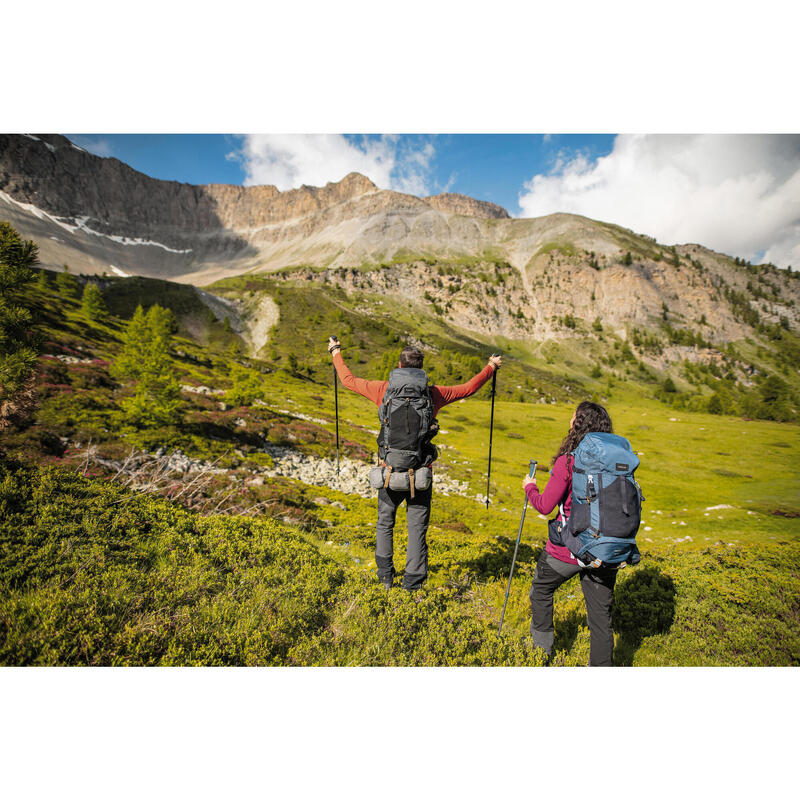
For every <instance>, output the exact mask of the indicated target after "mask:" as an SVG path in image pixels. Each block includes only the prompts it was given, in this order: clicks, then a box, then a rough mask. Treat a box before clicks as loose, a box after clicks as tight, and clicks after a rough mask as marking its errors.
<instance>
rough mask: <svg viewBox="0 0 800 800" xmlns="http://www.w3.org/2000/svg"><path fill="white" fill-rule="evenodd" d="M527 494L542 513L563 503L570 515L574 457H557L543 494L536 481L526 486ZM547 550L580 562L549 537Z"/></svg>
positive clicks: (555, 556) (558, 556) (556, 555)
mask: <svg viewBox="0 0 800 800" xmlns="http://www.w3.org/2000/svg"><path fill="white" fill-rule="evenodd" d="M525 494H526V495H527V496H528V502H529V503H530V504H531V505H532V506H533V507H534V508H535V509H536V510H537V511H538V512H539V513H540V514H544V515H545V516H546V515H547V514H549V513H550V512H551V511H552V510H553V509H554V508H556V506H558V505H560V504H561V503H563V504H564V515H565V516H566V517H569V511H570V507H571V505H572V457H571V456H559V457H558V458H557V459H556V463H555V464H553V471H552V472H551V473H550V480H548V481H547V486H546V487H545V490H544V492H542V494H539V489H538V488H537V486H536V484H535V483H531V484H528V486H527V487H525ZM545 550H546V551H547V552H548V553H550V555H551V556H553V557H554V558H557V559H558V560H559V561H565V562H566V563H567V564H577V563H578V559H576V558H575V556H574V555H572V553H570V551H569V550H568V549H567V548H566V547H562V546H560V545H557V544H553V543H552V542H551V541H550V539H549V538H548V540H547V546H546V547H545Z"/></svg>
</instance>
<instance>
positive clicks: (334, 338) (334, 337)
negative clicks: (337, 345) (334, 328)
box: [330, 334, 339, 342]
mask: <svg viewBox="0 0 800 800" xmlns="http://www.w3.org/2000/svg"><path fill="white" fill-rule="evenodd" d="M330 338H331V339H333V341H334V342H338V341H339V337H338V336H334V335H333V334H331V337H330Z"/></svg>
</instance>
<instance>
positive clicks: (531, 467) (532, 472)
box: [528, 458, 538, 478]
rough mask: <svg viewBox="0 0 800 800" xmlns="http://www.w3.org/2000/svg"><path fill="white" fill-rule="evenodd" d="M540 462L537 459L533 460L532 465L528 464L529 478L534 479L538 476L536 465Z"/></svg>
mask: <svg viewBox="0 0 800 800" xmlns="http://www.w3.org/2000/svg"><path fill="white" fill-rule="evenodd" d="M537 464H538V462H537V461H536V459H533V458H532V459H531V461H530V464H528V477H530V478H533V477H534V476H535V475H536V465H537Z"/></svg>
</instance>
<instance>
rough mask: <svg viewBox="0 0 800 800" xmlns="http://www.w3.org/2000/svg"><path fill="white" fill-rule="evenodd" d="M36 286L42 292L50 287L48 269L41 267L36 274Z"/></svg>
mask: <svg viewBox="0 0 800 800" xmlns="http://www.w3.org/2000/svg"><path fill="white" fill-rule="evenodd" d="M36 288H37V289H38V290H39V291H40V292H46V291H47V290H48V289H49V288H50V273H49V272H48V271H47V270H46V269H40V270H39V274H38V275H37V276H36Z"/></svg>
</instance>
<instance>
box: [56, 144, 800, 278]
mask: <svg viewBox="0 0 800 800" xmlns="http://www.w3.org/2000/svg"><path fill="white" fill-rule="evenodd" d="M68 135H69V134H68ZM69 138H70V139H72V140H73V141H74V142H75V143H76V144H79V145H81V146H83V147H85V148H86V149H87V150H89V151H90V152H93V153H96V154H97V155H102V156H114V157H116V158H118V159H120V160H121V161H124V162H126V163H127V164H129V165H130V166H132V167H133V168H134V169H137V170H139V171H141V172H144V173H146V174H147V175H150V176H152V177H154V178H162V179H166V180H176V181H183V182H187V183H195V184H202V183H233V184H244V185H255V184H274V185H275V186H277V187H278V188H279V189H281V190H287V189H291V188H295V187H298V186H302V185H303V184H307V185H310V186H323V185H324V184H325V183H327V182H329V181H339V180H341V179H342V178H343V177H344V176H345V175H347V173H349V172H361V173H362V174H364V175H366V176H367V177H369V178H370V179H371V180H372V181H373V182H374V183H375V184H377V185H378V186H379V187H380V188H382V189H394V190H396V191H401V192H408V193H410V194H415V195H418V196H425V195H428V194H438V193H439V192H445V191H449V192H460V193H462V194H466V195H470V196H472V197H476V198H478V199H480V200H488V201H491V202H493V203H497V204H499V205H501V206H503V207H504V208H506V209H507V210H508V212H509V213H510V214H511V215H512V216H522V217H538V216H543V215H545V214H551V213H555V212H559V211H563V212H569V213H574V214H582V215H584V216H587V217H590V218H592V219H598V220H603V221H605V222H613V223H616V224H618V225H622V226H624V227H627V228H631V229H633V230H634V231H636V232H637V233H643V234H647V235H648V236H654V237H656V238H657V239H658V240H659V241H660V242H662V243H664V244H668V245H669V244H683V243H688V242H693V243H697V244H702V245H704V246H706V247H709V248H712V249H714V250H718V251H721V252H723V253H727V254H728V255H731V256H734V255H736V256H740V257H742V258H745V259H748V260H751V261H753V262H754V263H758V262H760V261H762V260H763V261H769V262H772V263H774V264H777V265H778V266H783V267H785V266H788V265H792V266H793V267H794V268H800V223H799V222H798V220H800V136H797V135H768V134H753V135H750V134H732V135H726V134H686V135H673V134H670V135H658V134H635V135H633V134H620V135H609V134H597V135H593V134H557V135H542V134H510V135H506V134H416V135H406V134H404V135H399V136H393V135H386V134H383V135H377V134H375V135H361V134H359V135H343V134H294V135H292V134H251V135H245V136H237V135H210V134H198V135H187V134H166V135H164V134H152V135H146V134H135V135H120V134H115V135H69Z"/></svg>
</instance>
